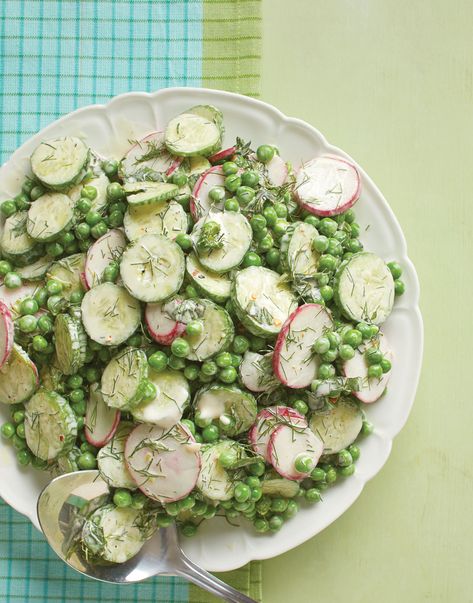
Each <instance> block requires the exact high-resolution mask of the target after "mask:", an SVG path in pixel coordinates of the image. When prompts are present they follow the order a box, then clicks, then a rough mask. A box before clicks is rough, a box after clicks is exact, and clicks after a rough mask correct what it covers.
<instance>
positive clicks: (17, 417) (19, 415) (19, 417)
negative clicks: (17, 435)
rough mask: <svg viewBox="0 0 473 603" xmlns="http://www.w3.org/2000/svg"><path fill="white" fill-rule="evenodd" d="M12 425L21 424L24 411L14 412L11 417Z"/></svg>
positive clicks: (23, 418)
mask: <svg viewBox="0 0 473 603" xmlns="http://www.w3.org/2000/svg"><path fill="white" fill-rule="evenodd" d="M12 419H13V423H15V424H16V425H19V424H20V423H23V421H24V420H25V411H24V410H16V411H15V412H14V413H13V415H12Z"/></svg>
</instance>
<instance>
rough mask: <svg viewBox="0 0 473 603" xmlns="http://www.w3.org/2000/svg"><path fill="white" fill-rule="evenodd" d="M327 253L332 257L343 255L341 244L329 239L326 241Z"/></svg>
mask: <svg viewBox="0 0 473 603" xmlns="http://www.w3.org/2000/svg"><path fill="white" fill-rule="evenodd" d="M335 234H336V233H335ZM327 253H329V254H330V255H334V256H340V255H343V247H342V245H341V243H340V242H339V241H337V239H335V238H330V239H329V240H328V246H327Z"/></svg>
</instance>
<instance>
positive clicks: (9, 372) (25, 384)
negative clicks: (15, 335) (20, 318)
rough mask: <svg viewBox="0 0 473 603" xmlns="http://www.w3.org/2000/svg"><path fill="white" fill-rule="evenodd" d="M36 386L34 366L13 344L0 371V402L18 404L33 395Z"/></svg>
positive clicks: (36, 379) (36, 374)
mask: <svg viewBox="0 0 473 603" xmlns="http://www.w3.org/2000/svg"><path fill="white" fill-rule="evenodd" d="M38 385H39V379H38V369H37V368H36V365H35V364H34V363H33V361H32V360H31V359H30V357H29V356H28V354H27V353H26V352H24V351H23V349H22V348H21V347H20V346H19V345H17V344H16V343H14V344H13V348H12V351H11V352H10V356H9V358H8V362H6V363H5V364H4V365H3V366H2V368H1V369H0V402H3V404H20V403H21V402H24V401H25V400H28V398H30V397H31V396H32V395H33V394H34V392H35V391H36V389H37V388H38Z"/></svg>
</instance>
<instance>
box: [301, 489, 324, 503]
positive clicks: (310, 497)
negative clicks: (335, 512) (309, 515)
mask: <svg viewBox="0 0 473 603" xmlns="http://www.w3.org/2000/svg"><path fill="white" fill-rule="evenodd" d="M304 497H305V499H306V501H307V502H310V503H316V502H319V501H320V500H322V497H321V496H320V490H318V489H317V488H309V489H308V490H306V491H305V494H304Z"/></svg>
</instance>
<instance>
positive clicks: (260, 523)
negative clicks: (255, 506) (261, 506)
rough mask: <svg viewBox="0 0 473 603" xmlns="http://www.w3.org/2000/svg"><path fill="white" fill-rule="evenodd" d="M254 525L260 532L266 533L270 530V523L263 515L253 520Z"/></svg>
mask: <svg viewBox="0 0 473 603" xmlns="http://www.w3.org/2000/svg"><path fill="white" fill-rule="evenodd" d="M253 526H254V528H255V530H256V531H257V532H259V533H260V534H264V533H265V532H267V531H268V530H269V523H268V522H267V521H266V519H263V518H262V517H258V518H257V519H255V520H254V521H253Z"/></svg>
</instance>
